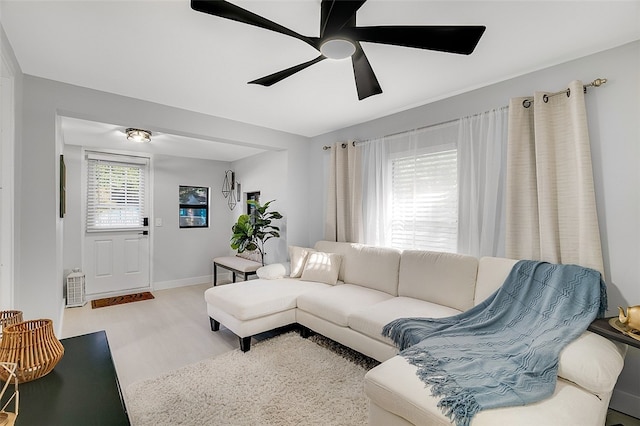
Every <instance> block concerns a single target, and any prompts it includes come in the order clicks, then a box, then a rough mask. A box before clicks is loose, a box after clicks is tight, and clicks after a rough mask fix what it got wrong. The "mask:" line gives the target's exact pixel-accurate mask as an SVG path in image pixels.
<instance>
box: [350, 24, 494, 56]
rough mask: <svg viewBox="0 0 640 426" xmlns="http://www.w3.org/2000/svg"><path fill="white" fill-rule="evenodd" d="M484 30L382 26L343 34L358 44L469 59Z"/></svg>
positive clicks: (482, 27)
mask: <svg viewBox="0 0 640 426" xmlns="http://www.w3.org/2000/svg"><path fill="white" fill-rule="evenodd" d="M485 29H486V27H484V26H446V25H445V26H379V27H354V28H345V29H344V30H343V31H342V32H343V33H344V35H346V36H347V37H350V38H352V39H353V40H358V41H369V42H372V43H382V44H393V45H396V46H406V47H416V48H418V49H429V50H437V51H440V52H448V53H459V54H463V55H469V54H471V52H473V51H474V49H475V48H476V46H477V44H478V42H479V41H480V37H482V34H483V33H484V31H485Z"/></svg>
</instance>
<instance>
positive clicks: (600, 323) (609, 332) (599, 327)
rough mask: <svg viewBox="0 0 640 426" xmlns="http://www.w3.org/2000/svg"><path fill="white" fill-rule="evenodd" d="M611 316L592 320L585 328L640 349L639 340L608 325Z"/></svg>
mask: <svg viewBox="0 0 640 426" xmlns="http://www.w3.org/2000/svg"><path fill="white" fill-rule="evenodd" d="M610 319H611V318H599V319H597V320H595V321H593V322H592V323H591V324H590V325H589V327H588V328H587V330H589V331H591V332H593V333H596V334H599V335H601V336H604V337H606V338H607V339H610V340H615V341H616V342H621V343H624V344H627V345H629V346H633V347H634V348H638V349H640V340H636V339H634V338H632V337H629V336H626V335H624V334H622V333H621V332H620V331H618V330H616V329H615V328H613V327H611V325H609V320H610Z"/></svg>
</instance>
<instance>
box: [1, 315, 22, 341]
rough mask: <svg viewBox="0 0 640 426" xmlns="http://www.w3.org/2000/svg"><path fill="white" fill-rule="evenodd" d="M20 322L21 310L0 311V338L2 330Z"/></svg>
mask: <svg viewBox="0 0 640 426" xmlns="http://www.w3.org/2000/svg"><path fill="white" fill-rule="evenodd" d="M19 322H22V311H0V339H2V330H3V329H4V328H5V327H9V326H10V325H14V324H17V323H19Z"/></svg>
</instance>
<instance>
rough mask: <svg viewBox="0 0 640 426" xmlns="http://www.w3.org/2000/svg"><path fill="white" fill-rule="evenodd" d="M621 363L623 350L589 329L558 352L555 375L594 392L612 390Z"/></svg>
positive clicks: (603, 392) (599, 392)
mask: <svg viewBox="0 0 640 426" xmlns="http://www.w3.org/2000/svg"><path fill="white" fill-rule="evenodd" d="M623 366H624V350H623V351H622V353H621V350H620V348H619V347H618V346H616V344H615V343H613V342H612V341H610V340H607V339H605V338H604V337H602V336H598V335H597V334H595V333H591V332H589V331H587V332H585V333H583V334H582V335H581V336H580V337H578V338H577V339H576V340H574V341H573V342H571V343H569V344H568V345H567V346H566V347H565V348H564V349H563V350H562V352H560V359H559V363H558V376H560V377H562V378H564V379H566V380H569V381H571V382H573V383H575V384H577V385H579V386H582V387H583V388H585V389H587V390H589V391H591V392H592V393H595V394H606V393H608V392H611V390H613V387H614V386H615V385H616V381H617V380H618V375H619V374H620V372H621V371H622V367H623Z"/></svg>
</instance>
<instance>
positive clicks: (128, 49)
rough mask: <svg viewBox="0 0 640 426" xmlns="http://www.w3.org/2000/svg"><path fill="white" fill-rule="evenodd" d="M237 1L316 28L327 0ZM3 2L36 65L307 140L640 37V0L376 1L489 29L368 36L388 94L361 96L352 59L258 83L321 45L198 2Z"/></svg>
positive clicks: (20, 48) (417, 20)
mask: <svg viewBox="0 0 640 426" xmlns="http://www.w3.org/2000/svg"><path fill="white" fill-rule="evenodd" d="M233 3H235V4H237V5H240V6H242V7H244V8H246V9H249V10H251V11H253V12H255V13H258V14H260V15H263V16H265V17H266V18H268V19H270V20H272V21H275V22H277V23H279V24H281V25H284V26H286V27H289V28H290V29H292V30H294V31H297V32H299V33H301V34H303V35H308V36H318V33H319V11H320V0H289V1H287V0H261V1H255V0H254V1H247V0H235V1H233ZM0 11H1V12H2V15H1V20H2V25H3V27H4V29H5V31H6V33H7V36H8V38H9V41H10V43H11V45H12V46H13V49H14V51H15V54H16V57H17V59H18V62H19V63H20V66H21V67H22V70H23V72H24V73H26V74H30V75H34V76H38V77H43V78H47V79H53V80H58V81H62V82H65V83H70V84H74V85H78V86H84V87H89V88H92V89H97V90H102V91H106V92H112V93H116V94H120V95H124V96H129V97H134V98H139V99H143V100H147V101H152V102H157V103H161V104H166V105H170V106H174V107H178V108H184V109H187V110H191V111H197V112H201V113H206V114H210V115H214V116H218V117H224V118H228V119H233V120H238V121H242V122H246V123H251V124H255V125H259V126H264V127H268V128H272V129H277V130H282V131H287V132H291V133H295V134H299V135H304V136H316V135H319V134H323V133H326V132H330V131H333V130H336V129H340V128H344V127H347V126H350V125H354V124H357V123H361V122H365V121H368V120H372V119H375V118H378V117H382V116H385V115H388V114H392V113H395V112H399V111H402V110H405V109H408V108H411V107H415V106H418V105H423V104H426V103H429V102H433V101H436V100H439V99H443V98H446V97H449V96H452V95H455V94H459V93H462V92H465V91H468V90H472V89H474V88H478V87H482V86H485V85H488V84H492V83H495V82H499V81H502V80H505V79H509V78H512V77H515V76H518V75H522V74H525V73H528V72H531V71H534V70H538V69H541V68H545V67H548V66H551V65H554V64H558V63H562V62H566V61H568V60H571V59H574V58H578V57H581V56H585V55H588V54H591V53H595V52H598V51H602V50H605V49H608V48H612V47H615V46H618V45H621V44H624V43H627V42H630V41H633V40H638V39H640V1H638V0H627V1H613V0H605V1H561V0H559V1H525V0H512V1H506V0H503V1H482V0H471V1H456V0H448V1H418V0H414V1H399V0H369V1H368V2H367V3H366V4H365V5H364V6H362V8H361V9H360V10H359V11H358V14H357V24H358V25H360V26H366V25H387V24H389V25H390V24H393V25H465V24H467V25H486V27H487V30H486V32H485V34H484V35H483V37H482V39H481V40H480V43H479V44H478V47H477V48H476V51H475V52H474V53H473V54H472V55H470V56H461V55H453V54H446V53H440V52H433V51H427V50H420V49H412V48H405V47H398V46H387V45H379V44H372V43H363V44H362V45H363V48H364V50H365V53H366V55H367V56H368V58H369V61H370V62H371V65H372V67H373V69H374V71H375V73H376V75H377V77H378V79H379V81H380V84H381V85H382V88H383V91H384V93H382V94H381V95H377V96H372V97H370V98H368V99H365V100H363V101H358V98H357V95H356V91H355V84H354V80H353V72H352V70H351V64H350V61H348V60H347V61H329V60H327V61H322V62H320V63H318V64H315V65H313V66H312V67H310V68H307V69H306V70H303V71H301V72H299V73H297V74H295V75H294V76H292V77H290V78H288V79H285V80H283V81H281V82H279V83H277V84H275V85H274V86H271V87H262V86H257V85H249V84H247V82H248V81H250V80H253V79H256V78H259V77H262V76H265V75H267V74H271V73H273V72H275V71H279V70H281V69H284V68H288V67H290V66H292V65H296V64H298V63H301V62H305V61H307V60H309V59H312V58H315V57H316V56H317V54H318V53H317V52H316V51H315V50H314V49H313V48H311V47H310V46H309V45H307V44H305V43H303V42H301V41H299V40H297V39H293V38H290V37H287V36H284V35H281V34H277V33H274V32H271V31H268V30H264V29H260V28H256V27H252V26H249V25H246V24H242V23H238V22H235V21H229V20H225V19H221V18H218V17H214V16H211V15H207V14H203V13H199V12H196V11H193V10H192V9H191V8H190V2H189V0H164V1H157V0H137V1H130V0H112V1H98V0H83V1H77V0H73V1H59V0H43V1H34V0H20V1H16V0H2V4H1V9H0ZM594 77H598V76H594ZM605 77H606V76H605ZM72 124H78V125H80V127H82V125H83V124H87V123H82V120H72V121H71V122H67V128H68V129H70V128H72V127H73V126H72ZM102 130H105V131H106V129H102ZM111 130H114V127H113V126H112V127H111ZM121 130H122V129H120V131H121ZM94 131H99V129H96V130H94ZM70 139H73V136H71V137H70ZM155 140H156V139H154V141H155ZM208 142H211V141H208ZM243 155H246V153H245V154H243Z"/></svg>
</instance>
